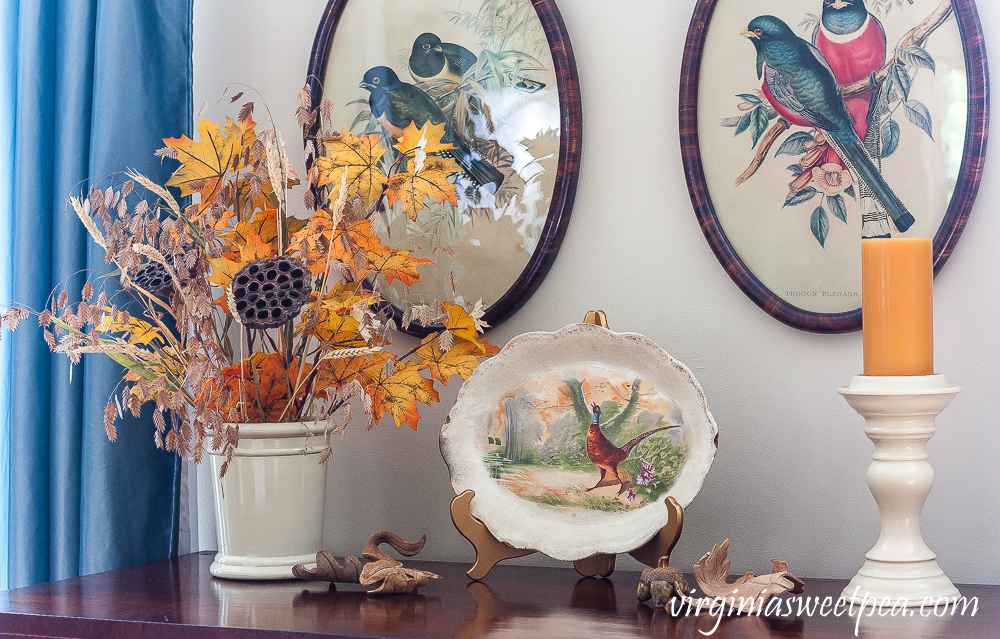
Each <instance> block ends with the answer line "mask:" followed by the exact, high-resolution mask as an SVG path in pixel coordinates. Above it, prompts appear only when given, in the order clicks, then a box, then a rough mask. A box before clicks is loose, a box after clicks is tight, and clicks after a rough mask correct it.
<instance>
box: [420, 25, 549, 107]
mask: <svg viewBox="0 0 1000 639" xmlns="http://www.w3.org/2000/svg"><path fill="white" fill-rule="evenodd" d="M478 61H479V56H477V55H476V54H475V53H473V52H472V51H469V50H468V49H466V48H465V47H463V46H461V45H458V44H452V43H450V42H441V38H439V37H438V36H437V35H435V34H433V33H422V34H420V35H419V36H417V39H416V40H414V41H413V49H412V51H411V52H410V60H409V67H410V75H412V76H413V79H414V80H416V81H417V82H429V81H431V80H446V81H448V82H452V83H454V84H459V83H461V81H462V78H463V77H464V76H465V74H466V72H467V71H468V70H469V69H471V68H472V67H473V65H475V64H476V62H478ZM509 79H510V80H511V82H512V83H513V85H514V87H515V88H517V89H520V90H521V91H524V92H526V93H534V92H536V91H539V90H541V89H544V88H545V84H543V83H541V82H538V81H537V80H530V79H528V78H523V77H514V76H510V77H509Z"/></svg>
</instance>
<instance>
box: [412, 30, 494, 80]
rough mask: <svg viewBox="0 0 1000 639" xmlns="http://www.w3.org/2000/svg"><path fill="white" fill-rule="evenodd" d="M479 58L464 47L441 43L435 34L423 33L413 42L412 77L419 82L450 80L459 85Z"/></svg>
mask: <svg viewBox="0 0 1000 639" xmlns="http://www.w3.org/2000/svg"><path fill="white" fill-rule="evenodd" d="M477 60H478V57H477V56H476V54H475V53H473V52H472V51H469V50H468V49H466V48H465V47H463V46H460V45H457V44H451V43H450V42H441V38H439V37H437V36H436V35H434V34H433V33H422V34H420V35H419V36H417V39H416V40H414V41H413V51H412V52H411V53H410V64H409V66H410V75H412V76H413V79H414V80H416V81H417V82H429V81H430V80H450V81H451V82H454V83H456V84H458V83H459V82H461V81H462V76H464V75H465V72H466V71H468V70H469V69H471V68H472V66H473V65H474V64H476V61H477Z"/></svg>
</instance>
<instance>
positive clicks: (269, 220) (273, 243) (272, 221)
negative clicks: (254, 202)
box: [220, 208, 306, 255]
mask: <svg viewBox="0 0 1000 639" xmlns="http://www.w3.org/2000/svg"><path fill="white" fill-rule="evenodd" d="M305 225H306V220H300V219H298V218H294V217H288V218H285V226H286V228H287V234H288V235H289V236H292V235H294V234H296V233H299V232H300V231H301V230H302V228H303V227H305ZM253 234H257V235H259V236H260V239H261V240H262V241H263V242H264V243H265V244H267V245H268V246H270V247H271V248H272V251H271V255H277V253H278V210H277V209H272V208H268V209H263V210H260V211H257V212H256V213H255V214H254V216H253V217H252V218H251V219H250V220H248V221H245V222H237V224H236V226H234V227H233V228H232V230H230V231H228V232H227V233H223V234H222V235H221V236H220V239H221V240H222V241H223V242H225V243H226V249H224V251H223V252H225V253H234V252H237V251H239V250H240V249H241V247H242V246H243V245H244V244H245V243H246V242H247V240H248V238H249V237H250V236H251V235H253Z"/></svg>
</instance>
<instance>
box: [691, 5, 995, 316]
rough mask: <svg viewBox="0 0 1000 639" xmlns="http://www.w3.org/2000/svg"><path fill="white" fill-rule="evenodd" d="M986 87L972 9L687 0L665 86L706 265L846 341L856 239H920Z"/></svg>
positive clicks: (943, 213) (957, 197)
mask: <svg viewBox="0 0 1000 639" xmlns="http://www.w3.org/2000/svg"><path fill="white" fill-rule="evenodd" d="M988 121H989V96H988V74H987V65H986V52H985V47H984V44H983V34H982V29H981V27H980V24H979V18H978V15H977V13H976V7H975V3H974V2H973V0H753V1H747V0H699V2H698V4H697V6H696V8H695V13H694V17H693V18H692V20H691V25H690V28H689V30H688V37H687V44H686V48H685V53H684V63H683V71H682V77H681V88H680V134H681V152H682V156H683V159H684V168H685V173H686V178H687V183H688V190H689V192H690V195H691V200H692V203H693V204H694V208H695V212H696V214H697V216H698V219H699V220H700V222H701V227H702V230H703V231H704V233H705V236H706V238H707V239H708V242H709V244H710V245H711V247H712V250H713V251H714V252H715V254H716V257H718V259H719V261H720V262H721V263H722V265H723V266H724V267H725V269H726V271H727V272H728V273H729V275H730V276H731V277H732V278H733V280H734V281H735V282H736V284H737V285H738V286H739V287H740V288H741V289H742V290H743V292H744V293H746V295H747V296H748V297H750V298H751V299H752V300H753V301H754V302H755V303H756V304H757V305H758V306H760V307H761V308H762V309H764V310H765V311H766V312H768V313H769V314H771V315H772V316H774V317H775V318H777V319H778V320H780V321H782V322H784V323H786V324H788V325H790V326H793V327H795V328H799V329H803V330H809V331H814V332H823V333H842V332H848V331H854V330H859V329H860V328H861V309H860V306H861V242H860V240H861V239H862V238H866V237H931V238H933V240H934V272H935V274H936V273H937V272H938V271H939V270H940V269H941V267H942V266H943V265H944V263H945V262H946V261H947V259H948V257H949V256H950V255H951V252H952V250H953V249H954V248H955V245H956V243H957V242H958V239H959V236H960V235H961V233H962V230H963V228H964V226H965V222H966V220H967V218H968V215H969V212H970V210H971V208H972V204H973V201H974V200H975V197H976V192H977V190H978V187H979V181H980V178H981V176H982V169H983V161H984V159H985V147H986V136H987V127H988Z"/></svg>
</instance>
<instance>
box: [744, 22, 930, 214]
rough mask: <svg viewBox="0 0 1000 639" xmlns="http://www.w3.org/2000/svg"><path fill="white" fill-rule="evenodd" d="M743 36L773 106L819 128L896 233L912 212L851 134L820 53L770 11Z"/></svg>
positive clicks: (848, 116)
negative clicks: (885, 213) (754, 55)
mask: <svg viewBox="0 0 1000 639" xmlns="http://www.w3.org/2000/svg"><path fill="white" fill-rule="evenodd" d="M742 35H744V36H746V37H747V38H749V39H750V42H752V43H753V45H754V48H756V50H757V77H758V78H764V74H765V72H766V83H767V87H768V89H769V91H770V93H771V95H772V96H773V98H774V101H773V102H772V103H771V104H772V106H774V107H775V109H777V108H778V105H780V106H781V107H782V109H783V110H784V111H787V112H789V113H791V114H794V115H795V116H796V118H797V120H798V121H804V122H806V123H807V126H812V127H815V128H817V129H819V130H821V131H822V132H823V135H824V137H825V138H826V140H827V141H828V142H829V143H830V145H831V146H833V148H834V150H835V151H837V153H838V154H839V155H840V157H841V159H843V160H844V161H845V162H846V163H847V168H848V169H850V170H851V173H853V174H854V177H855V178H857V179H858V182H863V183H864V184H866V185H867V187H868V188H870V189H871V191H872V193H873V195H874V197H875V198H876V199H877V200H878V201H879V202H880V203H881V205H882V206H883V207H884V208H885V210H886V211H888V213H889V215H890V216H891V217H892V220H893V222H894V223H895V225H896V228H897V229H899V231H900V232H904V231H906V230H907V229H908V228H910V226H911V225H912V224H913V222H914V219H913V216H912V215H911V214H910V212H909V211H907V210H906V207H905V206H904V205H903V203H902V202H901V201H900V200H899V198H898V197H897V196H896V194H895V193H893V192H892V189H891V188H889V185H888V184H886V182H885V179H883V177H882V174H881V173H880V172H879V170H878V168H876V167H875V165H874V163H873V162H872V160H871V158H870V157H869V156H868V152H867V151H866V150H865V148H864V145H862V143H861V140H860V139H859V138H858V135H857V133H855V131H854V119H853V118H852V117H851V114H850V112H849V111H848V110H847V106H846V105H845V104H844V100H843V99H842V98H841V95H840V93H841V92H840V85H839V84H837V78H836V77H835V76H834V74H833V70H832V69H831V68H830V65H829V64H828V63H827V61H826V59H825V58H824V57H823V54H822V53H820V52H819V50H818V49H817V48H816V47H814V46H813V45H812V44H810V43H809V42H806V41H805V40H803V39H802V38H800V37H798V36H797V35H795V34H794V33H793V32H792V30H791V28H789V26H788V25H787V24H785V23H784V22H783V21H782V20H781V19H780V18H776V17H774V16H767V15H764V16H758V17H756V18H754V19H753V20H751V21H750V24H749V25H748V26H747V28H746V29H744V30H743V32H742Z"/></svg>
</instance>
